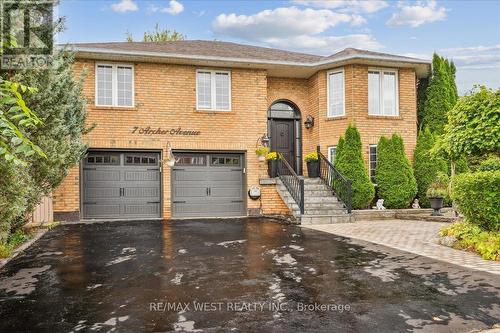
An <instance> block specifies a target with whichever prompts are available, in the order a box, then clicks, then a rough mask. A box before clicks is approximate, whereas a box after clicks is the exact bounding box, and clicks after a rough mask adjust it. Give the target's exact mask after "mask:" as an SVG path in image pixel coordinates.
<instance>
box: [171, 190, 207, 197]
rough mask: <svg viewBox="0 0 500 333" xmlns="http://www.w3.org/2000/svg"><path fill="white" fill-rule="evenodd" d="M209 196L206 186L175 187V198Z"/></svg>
mask: <svg viewBox="0 0 500 333" xmlns="http://www.w3.org/2000/svg"><path fill="white" fill-rule="evenodd" d="M206 196H207V188H206V187H178V188H175V189H174V200H177V199H189V198H205V197H206Z"/></svg>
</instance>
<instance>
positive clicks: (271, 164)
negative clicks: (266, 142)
mask: <svg viewBox="0 0 500 333" xmlns="http://www.w3.org/2000/svg"><path fill="white" fill-rule="evenodd" d="M266 161H267V173H268V174H269V177H271V178H275V177H278V153H277V152H275V151H272V152H270V153H268V154H267V155H266Z"/></svg>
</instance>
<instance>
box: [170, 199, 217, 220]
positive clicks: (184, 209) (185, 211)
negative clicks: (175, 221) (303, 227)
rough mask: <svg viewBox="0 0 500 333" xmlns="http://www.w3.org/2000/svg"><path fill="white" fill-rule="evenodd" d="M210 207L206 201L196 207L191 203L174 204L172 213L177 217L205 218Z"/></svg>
mask: <svg viewBox="0 0 500 333" xmlns="http://www.w3.org/2000/svg"><path fill="white" fill-rule="evenodd" d="M210 206H211V204H210V203H208V202H206V201H205V202H200V203H198V204H196V205H193V204H192V203H174V207H173V210H172V213H173V215H174V216H179V217H207V212H208V211H210Z"/></svg>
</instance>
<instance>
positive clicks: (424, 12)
mask: <svg viewBox="0 0 500 333" xmlns="http://www.w3.org/2000/svg"><path fill="white" fill-rule="evenodd" d="M398 8H399V12H397V13H394V14H392V17H391V18H390V19H389V20H388V21H387V25H389V26H410V27H412V28H416V27H418V26H421V25H422V24H426V23H431V22H436V21H442V20H444V19H445V18H446V8H444V7H438V6H437V3H436V1H435V0H429V1H427V2H426V3H424V2H422V1H418V2H417V3H416V4H415V5H413V6H412V5H408V4H406V3H403V2H399V3H398Z"/></svg>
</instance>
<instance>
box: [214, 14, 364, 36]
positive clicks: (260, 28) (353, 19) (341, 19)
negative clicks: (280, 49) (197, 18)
mask: <svg viewBox="0 0 500 333" xmlns="http://www.w3.org/2000/svg"><path fill="white" fill-rule="evenodd" d="M363 22H364V19H363V18H362V17H360V16H358V15H348V14H340V13H334V12H332V11H331V10H326V9H322V10H315V9H310V8H306V9H299V8H297V7H286V8H276V9H268V10H263V11H261V12H259V13H257V14H254V15H236V14H234V13H232V14H221V15H219V16H217V17H216V18H215V21H214V22H213V24H212V28H213V31H214V32H215V33H217V34H221V35H226V36H231V37H237V38H244V39H247V40H262V39H266V38H276V37H288V36H294V35H309V34H313V35H315V34H319V33H321V32H323V31H325V30H327V29H329V28H331V27H335V26H337V25H339V24H341V23H349V24H353V25H357V24H361V23H363Z"/></svg>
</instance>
